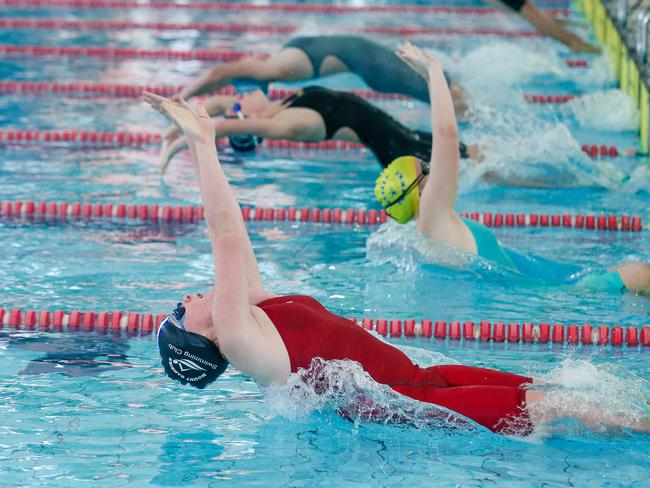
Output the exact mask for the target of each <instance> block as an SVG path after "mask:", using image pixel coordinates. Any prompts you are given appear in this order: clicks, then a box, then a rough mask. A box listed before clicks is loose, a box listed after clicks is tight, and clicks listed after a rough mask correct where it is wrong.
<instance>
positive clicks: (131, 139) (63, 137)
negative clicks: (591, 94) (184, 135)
mask: <svg viewBox="0 0 650 488" xmlns="http://www.w3.org/2000/svg"><path fill="white" fill-rule="evenodd" d="M161 140H162V136H161V135H160V134H159V133H157V132H127V131H117V132H112V131H107V132H102V131H84V130H28V129H0V144H2V143H3V142H4V143H8V144H21V145H30V144H60V143H64V144H66V145H70V144H73V145H79V146H80V147H93V148H97V149H101V148H117V147H134V148H143V147H148V146H156V145H159V144H160V142H161ZM223 141H225V139H220V140H219V141H218V145H219V146H220V147H224V146H225V143H224V142H223ZM262 147H264V148H267V149H302V150H319V151H332V150H335V151H347V150H357V151H359V150H367V148H366V147H365V146H364V145H363V144H360V143H357V142H349V141H340V140H326V141H320V142H296V141H288V140H272V139H265V140H264V141H263V142H262ZM581 149H582V151H583V152H585V153H586V154H588V155H590V156H592V157H617V156H618V155H619V154H621V153H623V154H630V151H631V150H625V151H622V152H621V151H619V149H618V148H617V147H616V146H609V145H607V144H583V145H582V147H581Z"/></svg>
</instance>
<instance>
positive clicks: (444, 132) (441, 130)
mask: <svg viewBox="0 0 650 488" xmlns="http://www.w3.org/2000/svg"><path fill="white" fill-rule="evenodd" d="M434 137H435V138H438V139H440V140H443V141H445V142H455V143H456V144H457V141H458V140H459V133H458V126H457V125H456V124H454V123H451V124H442V125H439V126H438V127H436V128H435V133H434Z"/></svg>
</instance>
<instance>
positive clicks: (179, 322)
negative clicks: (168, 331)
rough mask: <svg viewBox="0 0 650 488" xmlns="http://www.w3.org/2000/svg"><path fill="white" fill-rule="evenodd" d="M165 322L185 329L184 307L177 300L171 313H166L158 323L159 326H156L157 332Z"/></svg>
mask: <svg viewBox="0 0 650 488" xmlns="http://www.w3.org/2000/svg"><path fill="white" fill-rule="evenodd" d="M167 324H172V325H173V326H175V327H178V328H179V329H181V330H185V307H184V306H183V304H182V303H180V302H179V303H178V304H177V305H176V308H175V309H174V310H172V313H170V314H169V315H167V317H165V319H164V320H163V321H162V322H161V323H160V327H159V328H158V333H159V334H160V331H161V330H162V329H163V327H165V326H166V325H167Z"/></svg>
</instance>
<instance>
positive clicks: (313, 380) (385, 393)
mask: <svg viewBox="0 0 650 488" xmlns="http://www.w3.org/2000/svg"><path fill="white" fill-rule="evenodd" d="M262 393H263V395H264V398H265V400H266V402H267V404H268V405H269V407H270V408H271V410H272V411H273V412H274V413H275V414H278V415H281V416H283V417H286V418H289V419H291V420H298V421H300V420H305V419H307V418H308V417H309V416H310V415H311V414H313V413H315V412H336V413H338V414H339V415H341V416H343V417H344V418H346V419H347V420H349V421H351V422H353V423H354V424H355V425H359V424H360V423H361V422H364V421H372V422H377V423H383V424H395V425H399V426H403V427H414V428H417V429H433V430H436V431H439V432H445V433H449V434H455V433H467V432H474V431H477V430H479V429H480V427H477V426H476V424H474V423H473V422H471V421H469V420H467V419H465V418H464V417H462V416H460V415H458V414H456V413H454V412H452V411H450V410H447V409H445V408H442V407H438V406H436V405H433V404H429V403H423V402H418V401H416V400H412V399H410V398H408V397H406V396H403V395H400V394H398V393H396V392H395V391H393V390H392V389H391V388H390V387H388V386H386V385H381V384H379V383H377V382H376V381H374V380H373V379H372V378H371V377H370V375H368V373H367V372H366V371H364V370H363V369H362V368H361V365H360V364H359V363H357V362H354V361H341V360H335V361H324V360H323V359H321V358H315V359H314V360H312V363H311V365H310V367H309V369H306V370H299V371H298V372H297V373H293V374H291V375H289V378H288V380H287V383H286V384H284V385H282V386H271V387H264V388H262Z"/></svg>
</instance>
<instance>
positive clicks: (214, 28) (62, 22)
mask: <svg viewBox="0 0 650 488" xmlns="http://www.w3.org/2000/svg"><path fill="white" fill-rule="evenodd" d="M0 28H5V29H68V30H100V31H106V30H111V31H113V30H131V29H147V30H159V31H163V30H195V31H199V32H236V33H240V32H255V33H258V34H260V33H268V34H290V33H292V32H294V31H296V30H298V29H299V26H297V25H268V24H248V23H247V24H242V23H232V24H231V23H211V22H183V23H179V22H135V21H128V20H68V19H39V18H0ZM359 31H360V32H365V33H370V34H386V35H394V36H414V35H444V36H450V35H461V36H486V37H487V36H498V37H539V35H540V34H539V33H537V32H536V31H527V30H516V31H515V30H503V29H451V28H446V27H419V26H413V27H362V28H361V29H359Z"/></svg>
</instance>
